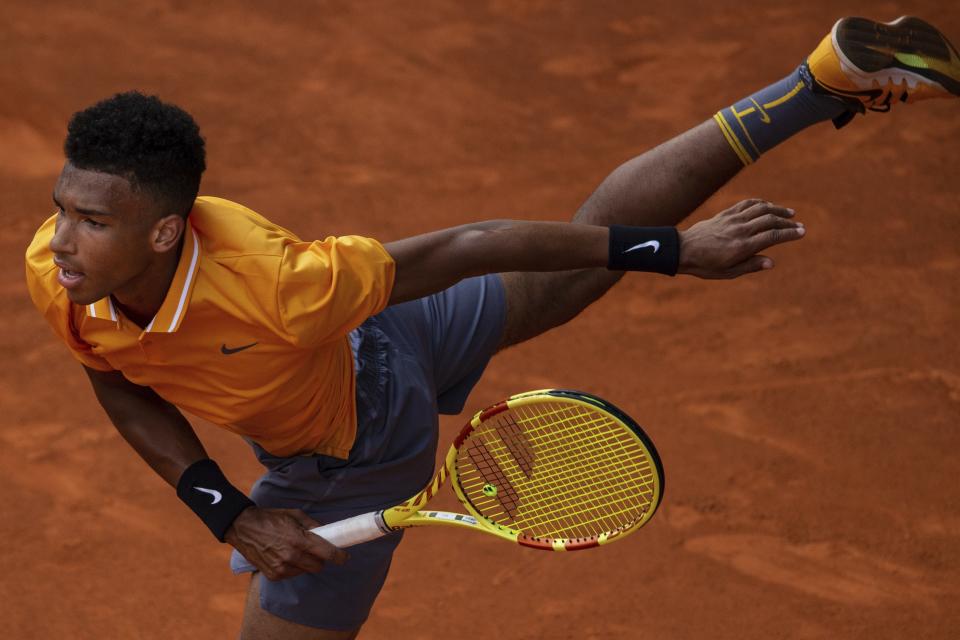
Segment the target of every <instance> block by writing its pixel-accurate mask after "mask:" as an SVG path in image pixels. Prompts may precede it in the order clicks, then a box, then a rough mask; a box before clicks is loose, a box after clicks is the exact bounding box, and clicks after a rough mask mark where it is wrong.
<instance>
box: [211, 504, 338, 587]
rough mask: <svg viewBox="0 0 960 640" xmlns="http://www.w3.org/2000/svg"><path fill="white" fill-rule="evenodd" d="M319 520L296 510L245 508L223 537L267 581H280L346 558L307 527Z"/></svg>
mask: <svg viewBox="0 0 960 640" xmlns="http://www.w3.org/2000/svg"><path fill="white" fill-rule="evenodd" d="M319 526H320V523H319V522H317V521H315V520H314V519H313V518H311V517H310V516H308V515H307V514H305V513H304V512H302V511H300V510H299V509H259V508H257V507H250V508H248V509H245V510H244V511H243V512H242V513H241V514H240V515H239V516H237V519H236V520H234V522H233V525H231V527H230V529H228V530H227V533H226V534H225V535H224V539H225V540H226V541H227V542H228V543H230V544H231V545H232V546H233V548H235V549H236V550H237V551H239V552H240V553H242V554H243V557H244V558H246V559H247V560H249V561H250V562H251V563H252V564H253V565H254V566H255V567H256V568H257V569H259V570H260V571H261V572H263V575H265V576H266V577H267V580H283V579H284V578H292V577H293V576H297V575H300V574H301V573H316V572H318V571H320V570H321V569H323V566H324V565H325V564H326V563H328V562H332V563H333V564H343V563H344V562H346V561H347V558H348V557H349V556H348V555H347V552H346V551H344V550H343V549H339V548H337V547H335V546H333V545H332V544H330V543H329V542H327V541H326V540H324V539H323V538H321V537H320V536H318V535H315V534H313V533H310V531H309V529H312V528H313V527H319Z"/></svg>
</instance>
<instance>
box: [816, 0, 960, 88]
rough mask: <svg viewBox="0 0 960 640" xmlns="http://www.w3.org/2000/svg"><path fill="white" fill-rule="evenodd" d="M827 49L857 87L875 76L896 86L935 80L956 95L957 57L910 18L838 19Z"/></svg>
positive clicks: (936, 33) (939, 35)
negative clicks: (831, 40)
mask: <svg viewBox="0 0 960 640" xmlns="http://www.w3.org/2000/svg"><path fill="white" fill-rule="evenodd" d="M831 37H832V39H833V48H834V51H835V52H836V53H837V55H838V57H839V58H840V61H841V63H842V66H844V67H847V68H846V69H845V71H850V70H852V71H853V72H854V74H855V75H854V76H850V74H849V73H848V77H850V79H851V80H853V81H855V82H858V84H861V85H862V88H864V89H866V88H868V87H869V85H870V83H871V81H872V80H873V78H874V77H875V74H878V73H880V72H883V78H884V79H887V78H891V79H893V81H894V82H896V83H898V84H899V83H902V82H903V81H906V82H907V84H908V86H916V84H917V82H923V83H924V84H929V83H930V82H935V83H937V84H938V85H940V86H941V87H943V89H944V90H945V91H948V92H950V93H952V94H953V95H955V96H960V54H958V53H957V50H956V49H955V48H954V46H953V45H952V44H950V42H949V41H948V40H947V38H946V37H945V36H944V35H943V34H942V33H940V31H939V30H938V29H937V28H936V27H934V26H933V25H931V24H929V23H928V22H925V21H923V20H921V19H920V18H915V17H912V16H902V17H900V18H897V19H896V20H894V21H892V22H875V21H873V20H868V19H867V18H843V19H841V20H839V21H838V22H837V23H836V24H835V25H834V26H833V30H832V31H831Z"/></svg>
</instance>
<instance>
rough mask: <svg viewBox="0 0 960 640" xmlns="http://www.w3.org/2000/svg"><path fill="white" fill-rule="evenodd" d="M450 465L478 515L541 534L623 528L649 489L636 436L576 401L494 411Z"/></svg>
mask: <svg viewBox="0 0 960 640" xmlns="http://www.w3.org/2000/svg"><path fill="white" fill-rule="evenodd" d="M481 447H482V448H481ZM464 452H466V453H464ZM457 464H458V470H459V473H458V476H459V478H460V484H461V487H462V489H463V490H464V493H465V494H466V495H467V497H468V498H469V499H470V502H471V503H472V504H473V505H474V507H476V508H477V510H478V511H479V512H480V513H481V514H482V515H484V516H485V517H487V518H488V519H490V520H492V521H494V522H496V523H498V524H501V525H503V526H508V527H510V528H512V529H514V530H517V531H520V532H522V533H525V534H526V535H530V536H533V537H540V538H588V537H591V536H596V535H598V534H600V533H603V532H614V531H617V530H621V529H625V528H628V527H630V526H631V525H633V524H634V523H635V522H636V521H637V520H638V519H639V518H641V517H643V515H644V513H645V512H646V510H647V509H648V508H649V507H650V505H651V503H652V501H653V499H654V494H655V490H656V486H655V470H654V469H653V468H652V464H651V461H650V459H649V457H648V456H647V454H646V451H645V449H644V447H643V446H642V444H641V443H640V441H639V439H638V438H637V437H636V436H635V435H634V434H633V433H632V432H631V431H629V430H627V429H625V428H624V427H623V426H622V425H620V424H619V423H618V422H617V421H615V420H613V419H611V418H610V417H609V416H607V415H605V414H603V413H601V412H600V411H595V410H591V409H589V408H587V407H584V406H582V405H579V404H561V403H544V404H540V405H527V406H524V407H520V408H518V409H511V410H509V411H507V412H504V413H501V414H498V415H496V416H494V418H493V419H492V420H490V421H488V422H487V423H484V424H481V425H480V426H479V427H477V428H476V429H475V430H474V432H473V433H472V434H471V436H470V438H469V439H468V442H467V443H465V446H464V447H462V448H461V451H460V452H459V455H458V461H457ZM491 487H492V488H493V490H491ZM501 492H502V493H503V495H501ZM491 493H493V494H494V495H491Z"/></svg>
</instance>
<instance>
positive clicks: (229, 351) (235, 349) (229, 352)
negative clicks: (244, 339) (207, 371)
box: [220, 342, 258, 356]
mask: <svg viewBox="0 0 960 640" xmlns="http://www.w3.org/2000/svg"><path fill="white" fill-rule="evenodd" d="M257 344H258V343H256V342H251V343H250V344H245V345H243V346H242V347H228V346H227V345H225V344H222V345H220V353H222V354H223V355H225V356H229V355H232V354H234V353H237V352H238V351H243V350H244V349H249V348H250V347H253V346H255V345H257Z"/></svg>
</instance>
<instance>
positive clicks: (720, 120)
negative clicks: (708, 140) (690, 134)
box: [713, 111, 753, 167]
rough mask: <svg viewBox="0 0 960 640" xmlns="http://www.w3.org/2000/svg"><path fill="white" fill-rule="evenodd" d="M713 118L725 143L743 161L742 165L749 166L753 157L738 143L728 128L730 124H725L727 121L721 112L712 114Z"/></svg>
mask: <svg viewBox="0 0 960 640" xmlns="http://www.w3.org/2000/svg"><path fill="white" fill-rule="evenodd" d="M713 119H714V120H715V121H716V122H717V126H719V127H720V132H721V133H723V137H724V138H726V139H727V143H728V144H729V145H730V147H731V148H732V149H733V152H734V153H736V154H737V157H738V158H740V162H742V163H743V166H745V167H746V166H749V165H750V164H752V163H753V158H751V157H750V154H749V153H747V150H746V149H744V148H743V145H742V144H740V141H739V140H738V139H737V136H736V135H734V133H733V130H732V129H731V128H730V125H728V124H727V121H726V120H725V119H724V117H723V114H722V113H721V112H719V111H718V112H717V113H715V114H714V116H713Z"/></svg>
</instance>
